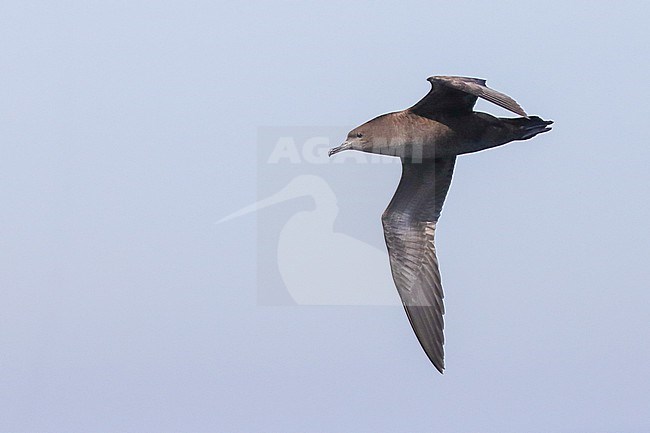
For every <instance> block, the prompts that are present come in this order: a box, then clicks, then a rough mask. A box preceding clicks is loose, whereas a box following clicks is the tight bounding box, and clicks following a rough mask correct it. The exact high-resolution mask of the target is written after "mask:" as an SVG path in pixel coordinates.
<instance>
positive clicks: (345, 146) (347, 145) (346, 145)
mask: <svg viewBox="0 0 650 433" xmlns="http://www.w3.org/2000/svg"><path fill="white" fill-rule="evenodd" d="M351 146H352V144H351V143H350V142H349V141H346V142H344V143H343V144H342V145H340V146H337V147H333V148H332V149H330V151H329V152H328V153H327V155H328V156H332V155H334V154H335V153H339V152H342V151H344V150H348V149H350V148H351Z"/></svg>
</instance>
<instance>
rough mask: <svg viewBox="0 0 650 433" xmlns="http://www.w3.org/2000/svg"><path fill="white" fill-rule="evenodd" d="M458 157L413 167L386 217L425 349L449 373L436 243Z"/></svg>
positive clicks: (392, 252)
mask: <svg viewBox="0 0 650 433" xmlns="http://www.w3.org/2000/svg"><path fill="white" fill-rule="evenodd" d="M455 161H456V157H451V158H436V159H430V160H424V161H422V162H421V163H411V162H406V161H405V160H402V178H401V180H400V182H399V186H398V187H397V191H396V192H395V195H394V196H393V199H392V200H391V202H390V204H389V205H388V208H387V209H386V211H385V212H384V214H383V215H382V223H383V225H384V237H385V238H386V245H387V246H388V254H389V256H390V267H391V270H392V273H393V280H394V281H395V286H397V291H398V292H399V295H400V298H401V299H402V304H404V308H405V309H406V314H407V316H408V318H409V321H410V322H411V326H412V327H413V330H414V331H415V335H416V336H417V338H418V340H419V341H420V344H421V345H422V348H423V349H424V351H425V352H426V354H427V356H428V357H429V359H430V360H431V362H432V363H433V365H434V366H435V367H436V368H437V369H438V371H440V372H441V373H442V370H443V369H444V351H443V344H444V336H443V329H444V323H443V318H442V315H443V314H444V305H443V302H442V298H443V292H442V283H441V281H440V271H439V270H438V259H437V257H436V247H435V245H434V243H433V241H434V234H435V230H436V222H437V221H438V217H439V216H440V212H441V210H442V204H443V202H444V201H445V196H446V195H447V191H448V190H449V185H450V183H451V177H452V173H453V171H454V163H455Z"/></svg>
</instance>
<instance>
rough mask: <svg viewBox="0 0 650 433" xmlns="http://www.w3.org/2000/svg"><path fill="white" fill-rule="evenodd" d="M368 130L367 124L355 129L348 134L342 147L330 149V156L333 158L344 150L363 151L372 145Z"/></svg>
mask: <svg viewBox="0 0 650 433" xmlns="http://www.w3.org/2000/svg"><path fill="white" fill-rule="evenodd" d="M369 138H370V137H369V136H368V131H367V128H365V124H364V125H361V126H358V127H356V128H354V129H353V130H352V131H350V132H349V133H348V136H347V138H346V139H345V141H344V142H343V144H341V145H340V146H337V147H334V148H332V149H330V151H329V153H328V155H329V156H332V155H334V154H335V153H339V152H341V151H344V150H350V149H352V150H363V149H364V148H365V147H367V145H368V143H370V140H369Z"/></svg>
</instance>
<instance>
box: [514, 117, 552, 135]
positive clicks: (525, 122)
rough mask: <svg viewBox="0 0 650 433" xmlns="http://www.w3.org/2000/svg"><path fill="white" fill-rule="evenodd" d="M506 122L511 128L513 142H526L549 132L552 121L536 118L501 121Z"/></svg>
mask: <svg viewBox="0 0 650 433" xmlns="http://www.w3.org/2000/svg"><path fill="white" fill-rule="evenodd" d="M502 120H504V121H506V122H507V123H508V124H509V125H510V126H512V128H513V132H514V134H515V138H514V139H515V140H528V139H529V138H532V137H534V136H536V135H537V134H541V133H542V132H547V131H550V130H551V127H550V126H549V125H551V124H552V123H553V121H552V120H543V119H541V118H539V117H537V116H530V117H519V118H517V119H502Z"/></svg>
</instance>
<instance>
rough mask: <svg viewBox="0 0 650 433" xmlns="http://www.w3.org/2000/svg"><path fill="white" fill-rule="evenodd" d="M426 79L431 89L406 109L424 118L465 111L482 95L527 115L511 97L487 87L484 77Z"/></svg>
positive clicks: (495, 102) (469, 110)
mask: <svg viewBox="0 0 650 433" xmlns="http://www.w3.org/2000/svg"><path fill="white" fill-rule="evenodd" d="M427 80H428V81H429V82H431V90H430V91H429V93H427V95H426V96H425V97H424V98H422V99H421V100H420V101H418V103H417V104H415V105H414V106H412V107H411V108H409V111H411V112H412V113H415V114H418V115H420V116H424V117H431V116H436V115H440V114H463V113H468V112H471V111H472V109H473V108H474V104H476V99H477V98H483V99H485V100H487V101H490V102H492V103H493V104H496V105H498V106H500V107H503V108H505V109H506V110H509V111H512V112H513V113H516V114H519V115H520V116H524V117H528V115H527V114H526V112H525V111H524V109H523V108H521V106H520V105H519V104H517V102H516V101H515V100H514V99H512V98H511V97H510V96H508V95H506V94H503V93H501V92H497V91H496V90H493V89H490V88H489V87H487V86H486V85H485V80H481V79H479V78H469V77H444V76H436V77H429V78H427Z"/></svg>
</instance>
